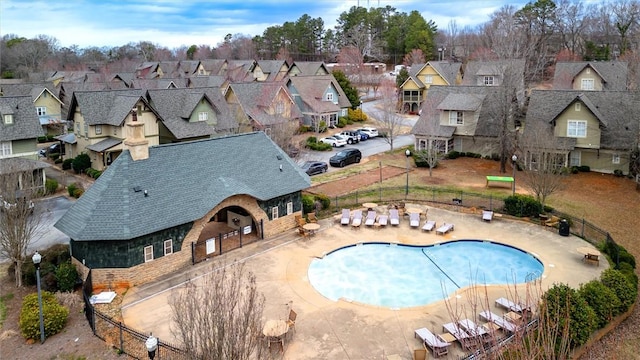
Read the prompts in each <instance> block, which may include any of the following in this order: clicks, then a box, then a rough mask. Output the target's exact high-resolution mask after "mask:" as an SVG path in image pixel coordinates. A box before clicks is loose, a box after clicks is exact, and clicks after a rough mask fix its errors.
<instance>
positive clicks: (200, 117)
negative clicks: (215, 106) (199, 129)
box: [198, 111, 209, 121]
mask: <svg viewBox="0 0 640 360" xmlns="http://www.w3.org/2000/svg"><path fill="white" fill-rule="evenodd" d="M207 120H209V113H208V112H206V111H201V112H199V113H198V121H207Z"/></svg>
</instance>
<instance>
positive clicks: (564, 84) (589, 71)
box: [553, 61, 629, 91]
mask: <svg viewBox="0 0 640 360" xmlns="http://www.w3.org/2000/svg"><path fill="white" fill-rule="evenodd" d="M628 74H629V68H628V66H627V63H626V62H624V61H575V62H558V63H556V65H555V71H554V74H553V90H583V91H625V90H627V81H628Z"/></svg>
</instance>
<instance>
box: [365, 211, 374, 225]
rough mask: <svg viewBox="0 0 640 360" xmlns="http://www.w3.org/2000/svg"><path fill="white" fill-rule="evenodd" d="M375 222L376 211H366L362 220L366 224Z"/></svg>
mask: <svg viewBox="0 0 640 360" xmlns="http://www.w3.org/2000/svg"><path fill="white" fill-rule="evenodd" d="M375 223H376V212H375V211H374V210H369V211H367V218H366V219H365V220H364V224H365V225H366V226H373V224H375Z"/></svg>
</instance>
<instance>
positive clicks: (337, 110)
mask: <svg viewBox="0 0 640 360" xmlns="http://www.w3.org/2000/svg"><path fill="white" fill-rule="evenodd" d="M287 88H288V89H289V92H290V93H291V95H292V97H293V99H294V101H295V103H296V104H297V105H298V108H299V109H300V111H301V112H302V115H303V121H304V124H305V125H308V126H311V127H312V128H313V129H315V130H316V131H319V130H321V129H322V128H326V127H334V126H336V125H337V124H338V119H339V118H340V117H345V116H348V114H349V112H348V110H349V108H350V107H351V102H350V101H349V99H348V98H347V96H346V95H345V93H344V91H343V90H342V87H340V84H338V81H337V80H336V79H335V78H334V77H333V75H310V76H305V75H298V76H292V77H290V78H289V81H288V82H287Z"/></svg>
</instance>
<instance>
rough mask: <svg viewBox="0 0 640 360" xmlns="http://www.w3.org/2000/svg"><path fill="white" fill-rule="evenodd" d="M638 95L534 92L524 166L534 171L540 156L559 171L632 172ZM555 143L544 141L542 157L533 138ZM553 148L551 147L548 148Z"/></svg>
mask: <svg viewBox="0 0 640 360" xmlns="http://www.w3.org/2000/svg"><path fill="white" fill-rule="evenodd" d="M638 109H640V96H639V94H638V93H637V92H627V91H576V90H534V91H533V92H532V93H531V99H530V101H529V109H528V111H527V117H526V126H525V127H524V132H523V138H524V139H523V141H525V140H526V139H529V140H527V141H526V143H527V144H529V145H530V146H529V147H528V148H527V149H525V151H527V150H528V151H529V152H528V153H525V154H523V155H525V158H524V159H523V161H524V163H525V165H526V166H527V167H529V168H532V169H535V168H536V166H537V164H536V163H537V162H539V161H541V159H540V158H539V157H540V156H553V157H554V158H555V159H556V160H555V161H556V163H557V167H558V168H560V167H572V166H588V167H589V168H590V169H591V171H597V172H603V173H613V172H615V171H616V170H617V171H620V172H622V173H623V174H628V173H629V164H630V163H631V162H632V160H631V156H632V152H633V151H638V150H639V148H638V142H639V141H640V124H639V122H638V119H637V115H636V114H637V111H638ZM535 129H543V130H544V131H546V133H545V134H548V136H549V137H552V138H555V139H556V141H553V142H552V143H551V145H549V144H548V141H545V142H544V144H543V145H544V147H545V151H544V154H543V155H540V154H537V153H536V152H535V151H531V149H534V150H535V149H536V147H542V145H540V146H537V142H536V140H535V139H534V140H530V139H533V138H546V136H541V135H540V134H538V133H537V132H534V131H536V130H535ZM550 147H553V148H551V149H549V148H550Z"/></svg>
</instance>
